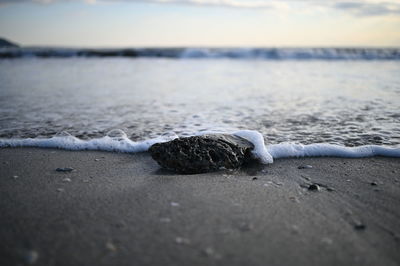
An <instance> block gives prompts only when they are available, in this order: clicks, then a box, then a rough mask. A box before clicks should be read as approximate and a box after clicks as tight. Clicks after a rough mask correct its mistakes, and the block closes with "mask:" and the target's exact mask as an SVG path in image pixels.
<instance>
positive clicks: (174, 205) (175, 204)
mask: <svg viewBox="0 0 400 266" xmlns="http://www.w3.org/2000/svg"><path fill="white" fill-rule="evenodd" d="M171 206H172V207H179V203H178V202H173V201H172V202H171Z"/></svg>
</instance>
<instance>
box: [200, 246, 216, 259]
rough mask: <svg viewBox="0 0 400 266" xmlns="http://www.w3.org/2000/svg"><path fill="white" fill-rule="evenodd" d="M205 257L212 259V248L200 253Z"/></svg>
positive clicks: (213, 252)
mask: <svg viewBox="0 0 400 266" xmlns="http://www.w3.org/2000/svg"><path fill="white" fill-rule="evenodd" d="M201 253H202V254H203V255H204V256H206V257H212V256H213V255H214V254H215V251H214V249H213V248H212V247H207V248H205V249H203V250H202V252H201Z"/></svg>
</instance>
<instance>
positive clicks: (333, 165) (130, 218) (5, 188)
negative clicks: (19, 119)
mask: <svg viewBox="0 0 400 266" xmlns="http://www.w3.org/2000/svg"><path fill="white" fill-rule="evenodd" d="M57 168H60V169H61V170H60V169H59V171H56V169H57ZM63 168H73V170H71V171H69V170H68V169H63ZM63 170H64V171H63ZM399 173H400V159H399V158H383V157H372V158H361V159H347V158H329V157H327V158H293V159H278V160H276V161H275V162H274V163H273V164H270V165H258V164H255V165H251V166H247V167H244V168H242V169H240V170H235V171H220V172H214V173H208V174H199V175H176V174H174V173H171V172H168V171H164V170H161V169H160V168H159V166H158V165H157V163H156V162H154V161H153V160H152V159H151V157H150V155H149V154H148V153H136V154H124V153H112V152H100V151H64V150H56V149H39V148H2V149H0V177H1V179H0V213H1V214H2V219H0V239H2V241H1V244H0V264H1V265H21V264H22V265H24V264H35V265H300V266H301V265H399V264H400V255H399V253H398V250H399V247H400V229H399V228H400V209H399V208H398V206H399V205H400V178H399Z"/></svg>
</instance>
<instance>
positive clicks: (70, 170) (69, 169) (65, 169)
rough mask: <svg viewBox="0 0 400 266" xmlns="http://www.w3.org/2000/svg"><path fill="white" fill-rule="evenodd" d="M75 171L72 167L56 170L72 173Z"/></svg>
mask: <svg viewBox="0 0 400 266" xmlns="http://www.w3.org/2000/svg"><path fill="white" fill-rule="evenodd" d="M73 170H74V168H71V167H64V168H57V169H56V171H57V172H72V171H73Z"/></svg>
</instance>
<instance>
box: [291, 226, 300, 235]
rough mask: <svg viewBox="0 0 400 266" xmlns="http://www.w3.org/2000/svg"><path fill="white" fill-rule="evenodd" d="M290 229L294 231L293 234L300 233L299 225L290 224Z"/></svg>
mask: <svg viewBox="0 0 400 266" xmlns="http://www.w3.org/2000/svg"><path fill="white" fill-rule="evenodd" d="M291 230H292V232H293V233H294V234H300V229H299V227H298V226H297V225H295V224H294V225H292V226H291Z"/></svg>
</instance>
